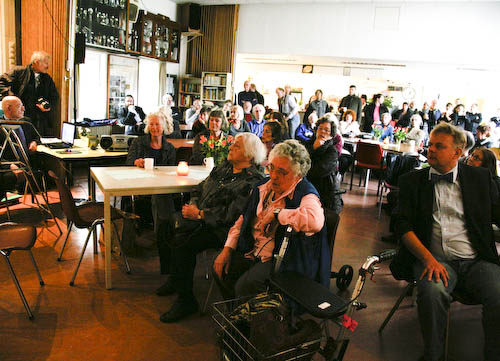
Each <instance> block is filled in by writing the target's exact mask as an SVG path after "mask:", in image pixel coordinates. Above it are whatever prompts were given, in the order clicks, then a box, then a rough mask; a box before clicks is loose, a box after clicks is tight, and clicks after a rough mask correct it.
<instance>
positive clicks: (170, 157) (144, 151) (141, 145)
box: [127, 134, 176, 165]
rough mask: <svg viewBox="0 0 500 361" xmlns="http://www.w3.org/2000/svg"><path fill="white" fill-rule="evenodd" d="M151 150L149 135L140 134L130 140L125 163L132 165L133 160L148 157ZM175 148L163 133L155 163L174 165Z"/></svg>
mask: <svg viewBox="0 0 500 361" xmlns="http://www.w3.org/2000/svg"><path fill="white" fill-rule="evenodd" d="M150 151H151V135H149V134H146V135H142V136H140V137H138V138H136V139H134V141H133V142H132V144H131V145H130V149H129V150H128V155H127V164H128V165H133V164H134V161H135V160H136V159H139V158H147V157H150ZM175 153H176V151H175V148H174V146H173V145H172V144H170V143H169V142H168V140H167V137H166V136H165V135H164V136H162V139H161V153H160V159H159V160H158V161H155V165H175Z"/></svg>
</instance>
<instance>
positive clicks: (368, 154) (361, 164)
mask: <svg viewBox="0 0 500 361" xmlns="http://www.w3.org/2000/svg"><path fill="white" fill-rule="evenodd" d="M356 167H358V168H362V169H366V170H367V171H368V172H370V170H380V171H384V170H385V169H386V166H385V164H384V152H383V150H382V147H381V146H380V144H374V143H367V142H358V144H357V145H356V153H355V154H354V163H353V164H352V168H351V185H350V188H349V190H352V180H353V178H354V172H355V170H356ZM367 178H368V180H369V179H370V173H368V175H367ZM368 180H367V181H368ZM381 182H382V176H380V177H379V180H378V186H377V196H378V195H379V191H380V185H381ZM359 187H361V173H360V174H359Z"/></svg>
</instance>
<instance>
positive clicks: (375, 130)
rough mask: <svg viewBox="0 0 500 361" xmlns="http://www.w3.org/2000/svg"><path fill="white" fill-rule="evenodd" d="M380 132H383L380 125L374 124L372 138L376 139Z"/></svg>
mask: <svg viewBox="0 0 500 361" xmlns="http://www.w3.org/2000/svg"><path fill="white" fill-rule="evenodd" d="M382 132H383V130H382V127H381V126H380V125H375V126H374V127H373V139H375V140H377V141H378V140H379V139H380V137H381V136H382Z"/></svg>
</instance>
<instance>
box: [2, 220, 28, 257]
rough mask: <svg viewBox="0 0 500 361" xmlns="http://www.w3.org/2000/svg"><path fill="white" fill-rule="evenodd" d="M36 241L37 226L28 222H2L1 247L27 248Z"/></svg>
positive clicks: (7, 249)
mask: <svg viewBox="0 0 500 361" xmlns="http://www.w3.org/2000/svg"><path fill="white" fill-rule="evenodd" d="M35 241H36V228H35V227H33V226H31V225H28V224H16V223H11V222H7V223H2V224H0V249H2V250H4V251H9V250H16V249H18V250H26V249H30V248H31V247H33V245H34V244H35Z"/></svg>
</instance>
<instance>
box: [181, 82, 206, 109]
mask: <svg viewBox="0 0 500 361" xmlns="http://www.w3.org/2000/svg"><path fill="white" fill-rule="evenodd" d="M200 94H201V79H200V78H180V79H179V107H180V108H189V107H190V106H191V105H193V102H194V100H195V99H199V98H200Z"/></svg>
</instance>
